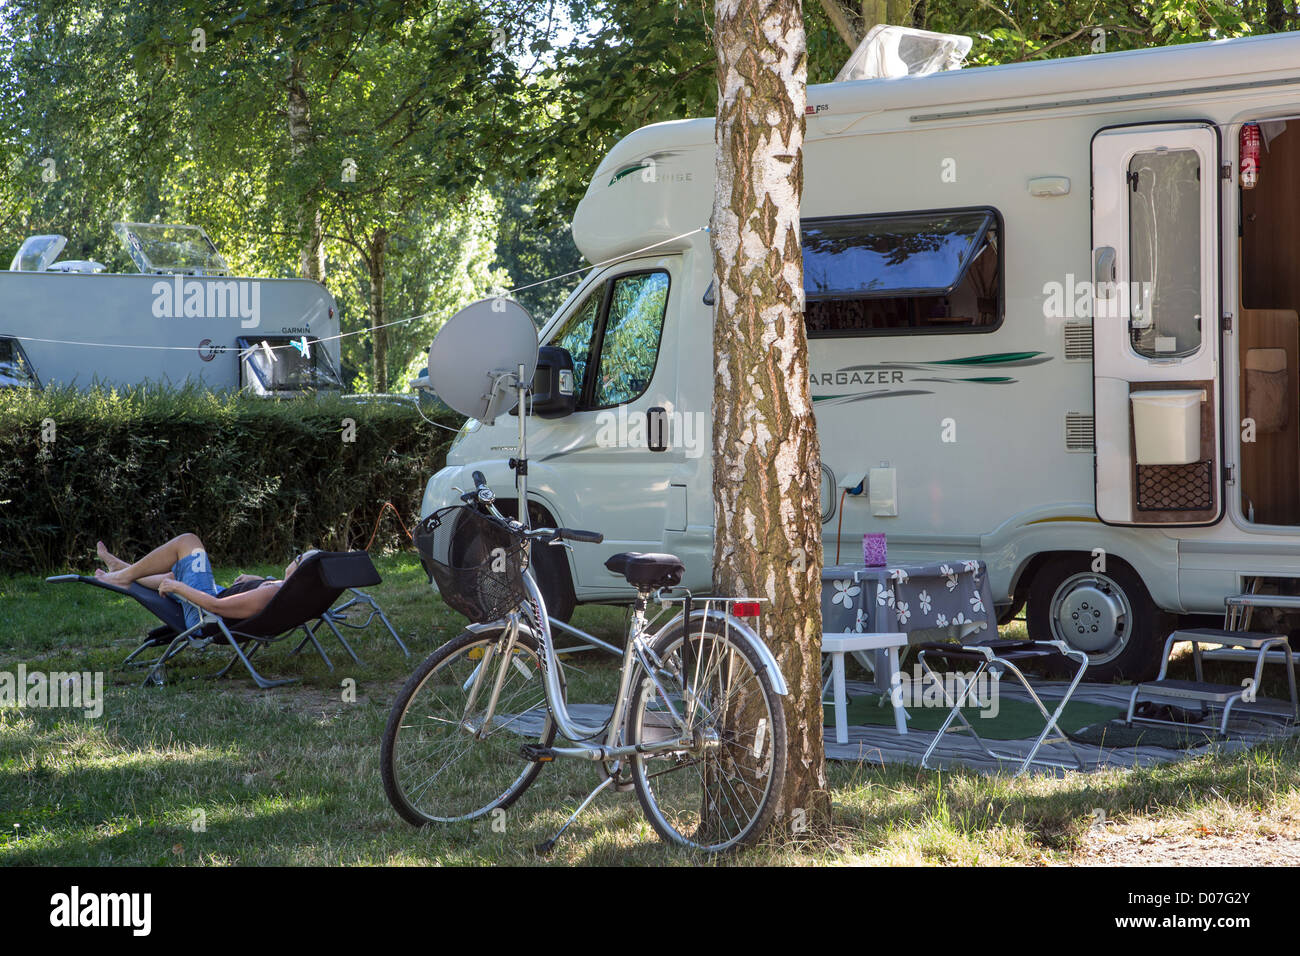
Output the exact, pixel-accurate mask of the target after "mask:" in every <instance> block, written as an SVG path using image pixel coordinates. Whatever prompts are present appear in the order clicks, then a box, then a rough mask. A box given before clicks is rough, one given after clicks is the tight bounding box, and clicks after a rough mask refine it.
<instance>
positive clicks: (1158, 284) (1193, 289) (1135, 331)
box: [1128, 149, 1202, 359]
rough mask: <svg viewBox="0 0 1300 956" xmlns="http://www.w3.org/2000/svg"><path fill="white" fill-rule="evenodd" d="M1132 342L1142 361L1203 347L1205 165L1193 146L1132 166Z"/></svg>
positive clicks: (1141, 156)
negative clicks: (1202, 232) (1202, 295)
mask: <svg viewBox="0 0 1300 956" xmlns="http://www.w3.org/2000/svg"><path fill="white" fill-rule="evenodd" d="M1128 189H1129V248H1130V260H1131V264H1130V280H1131V282H1132V287H1131V288H1130V290H1129V292H1128V301H1129V313H1130V322H1129V337H1130V340H1131V341H1132V344H1133V349H1134V351H1136V352H1137V353H1138V354H1139V355H1141V356H1143V357H1145V358H1157V359H1158V358H1178V357H1181V356H1185V355H1191V354H1193V353H1194V352H1196V351H1197V350H1198V349H1199V348H1200V347H1201V314H1202V310H1201V160H1200V157H1199V156H1198V155H1197V152H1196V150H1194V149H1161V150H1151V151H1149V152H1140V153H1136V154H1134V156H1133V158H1132V160H1130V162H1129V168H1128Z"/></svg>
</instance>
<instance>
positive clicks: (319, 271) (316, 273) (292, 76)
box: [286, 57, 325, 282]
mask: <svg viewBox="0 0 1300 956" xmlns="http://www.w3.org/2000/svg"><path fill="white" fill-rule="evenodd" d="M287 87H288V91H289V102H288V105H287V109H286V113H287V114H288V117H289V155H290V157H291V158H292V159H294V160H297V159H298V158H299V157H300V156H301V155H302V154H303V153H304V152H306V150H307V148H308V147H309V146H310V145H311V141H312V128H311V108H310V102H309V101H308V99H307V91H306V89H305V88H304V87H303V85H302V61H301V60H299V59H298V58H297V57H294V58H293V59H292V60H290V61H289V77H288V81H287ZM298 230H299V233H300V234H302V235H305V236H306V241H305V244H304V245H303V248H302V250H301V252H300V253H299V256H298V269H299V271H300V272H301V273H302V276H303V278H304V279H315V280H316V281H317V282H323V281H324V280H325V245H324V243H323V242H322V237H321V233H322V226H321V215H320V209H319V208H318V207H317V206H316V204H315V202H314V200H312V199H311V198H305V199H304V200H303V202H302V205H301V206H300V207H299V209H298Z"/></svg>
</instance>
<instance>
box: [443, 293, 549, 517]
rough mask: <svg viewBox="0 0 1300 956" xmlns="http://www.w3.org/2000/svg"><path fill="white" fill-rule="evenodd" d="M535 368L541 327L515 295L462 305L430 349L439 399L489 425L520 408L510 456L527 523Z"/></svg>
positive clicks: (522, 511) (523, 515) (463, 413)
mask: <svg viewBox="0 0 1300 956" xmlns="http://www.w3.org/2000/svg"><path fill="white" fill-rule="evenodd" d="M536 371H537V326H536V325H535V324H534V323H533V319H532V316H530V315H529V314H528V311H527V310H526V309H525V308H524V307H523V306H522V305H520V304H519V303H518V302H516V301H515V300H513V299H508V298H506V297H505V296H494V297H493V298H490V299H480V300H479V301H477V302H473V303H471V304H469V305H467V306H465V308H463V309H461V310H460V311H459V312H457V313H456V314H455V315H453V316H452V317H451V318H450V319H448V320H447V322H446V324H445V325H444V326H443V327H442V329H440V330H439V332H438V335H437V337H436V338H434V340H433V345H431V346H430V347H429V385H430V386H431V387H432V388H433V390H434V392H436V393H437V395H438V397H439V398H441V399H442V400H443V401H444V402H446V403H447V404H448V405H449V406H451V407H452V408H453V409H455V410H456V411H458V412H460V413H461V414H462V415H465V416H466V417H468V418H476V419H478V420H479V421H481V422H482V423H483V424H485V425H492V424H494V423H495V422H496V419H497V416H498V415H501V414H505V413H508V412H509V411H510V410H511V409H514V408H517V409H518V410H519V446H518V448H517V449H516V450H515V451H516V454H515V456H514V457H512V458H511V459H510V467H511V468H513V469H514V472H515V489H516V490H517V491H518V493H519V520H520V521H521V522H522V523H523V525H524V527H527V526H528V415H527V411H528V404H527V402H528V394H529V392H531V391H532V385H533V374H534V372H536Z"/></svg>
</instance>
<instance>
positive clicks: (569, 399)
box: [532, 345, 578, 418]
mask: <svg viewBox="0 0 1300 956" xmlns="http://www.w3.org/2000/svg"><path fill="white" fill-rule="evenodd" d="M577 407H578V394H577V390H576V389H575V387H574V375H573V356H572V355H570V354H569V350H568V349H564V348H560V347H559V346H558V345H543V346H542V347H541V348H539V349H538V350H537V371H536V372H534V373H533V404H532V413H533V414H534V415H537V416H538V417H540V418H563V417H564V416H565V415H572V414H573V410H574V409H576V408H577Z"/></svg>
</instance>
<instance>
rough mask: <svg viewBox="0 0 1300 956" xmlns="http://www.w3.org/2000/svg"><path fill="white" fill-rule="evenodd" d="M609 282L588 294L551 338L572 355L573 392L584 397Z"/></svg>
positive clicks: (553, 342)
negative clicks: (593, 346)
mask: <svg viewBox="0 0 1300 956" xmlns="http://www.w3.org/2000/svg"><path fill="white" fill-rule="evenodd" d="M607 285H608V283H606V282H601V283H600V284H598V285H597V286H595V287H594V288H593V289H592V290H591V291H590V292H588V293H587V297H586V298H585V299H583V300H582V305H580V306H578V308H577V309H575V310H574V313H573V315H571V316H569V318H568V320H567V321H566V322H565V323H564V327H563V328H561V329H560V331H559V332H558V333H557V334H556V336H555V337H554V338H553V339H551V342H550V344H551V345H558V346H559V347H560V348H562V349H565V350H567V351H568V353H569V354H570V355H571V356H573V388H574V394H576V395H578V396H579V402H581V400H582V399H581V396H582V395H583V394H585V393H584V392H583V387H584V385H585V384H586V381H587V360H588V359H589V358H590V357H591V346H592V343H593V341H594V339H595V336H596V323H597V321H598V320H599V319H600V311H601V309H602V308H603V307H604V304H605V288H606V286H607Z"/></svg>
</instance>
